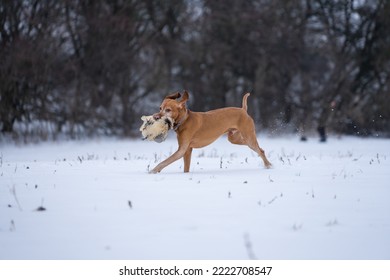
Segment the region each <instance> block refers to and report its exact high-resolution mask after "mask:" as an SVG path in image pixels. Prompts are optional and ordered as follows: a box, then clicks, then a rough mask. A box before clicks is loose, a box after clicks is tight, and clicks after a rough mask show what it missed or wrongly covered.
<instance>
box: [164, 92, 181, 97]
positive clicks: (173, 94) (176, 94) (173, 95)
mask: <svg viewBox="0 0 390 280" xmlns="http://www.w3.org/2000/svg"><path fill="white" fill-rule="evenodd" d="M180 96H181V94H180V92H175V93H172V94H170V95H168V96H166V97H165V99H178V98H180Z"/></svg>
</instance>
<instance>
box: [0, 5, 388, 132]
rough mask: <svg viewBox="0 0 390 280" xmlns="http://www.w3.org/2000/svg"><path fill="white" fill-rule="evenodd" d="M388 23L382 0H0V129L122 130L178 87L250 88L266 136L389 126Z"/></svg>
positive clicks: (199, 99)
mask: <svg viewBox="0 0 390 280" xmlns="http://www.w3.org/2000/svg"><path fill="white" fill-rule="evenodd" d="M389 30H390V1H387V0H366V1H364V0H345V1H339V0H286V1H272V0H245V1H236V0H193V1H191V0H169V1H168V0H167V1H159V0H96V1H93V0H2V1H1V2H0V129H1V134H3V135H8V134H10V135H13V136H15V137H24V136H25V137H39V138H49V137H56V135H61V134H65V135H69V136H71V137H77V136H80V135H96V134H99V135H101V134H105V135H132V134H133V133H136V132H137V131H136V129H137V128H138V127H139V126H140V116H141V115H143V114H152V113H154V112H156V111H157V110H158V106H159V103H160V102H161V99H162V97H163V96H165V95H167V94H168V93H171V92H174V91H180V90H183V89H186V90H188V91H189V92H190V94H191V97H190V102H189V105H188V106H189V107H190V109H191V110H193V111H206V110H210V109H215V108H219V107H224V106H240V105H241V98H242V96H243V94H244V93H245V92H251V93H252V95H251V97H250V99H249V113H250V114H251V115H252V116H253V118H254V119H255V122H256V123H257V125H258V127H259V128H262V129H268V130H269V131H271V132H272V133H277V132H299V133H300V134H301V135H302V137H305V136H306V133H308V132H310V131H315V130H316V129H319V130H320V132H321V130H325V128H326V129H327V131H334V132H337V133H348V134H356V135H371V134H373V133H375V134H381V135H389V134H390V123H389V121H388V120H389V117H390V94H389V86H390V76H389V75H390V32H389ZM324 133H325V132H324V131H322V134H324Z"/></svg>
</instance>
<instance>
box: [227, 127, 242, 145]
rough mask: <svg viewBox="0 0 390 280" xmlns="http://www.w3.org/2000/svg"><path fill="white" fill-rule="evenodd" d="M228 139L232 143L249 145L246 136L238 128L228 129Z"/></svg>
mask: <svg viewBox="0 0 390 280" xmlns="http://www.w3.org/2000/svg"><path fill="white" fill-rule="evenodd" d="M228 140H229V142H230V143H232V144H236V145H247V143H246V142H245V139H244V137H243V136H242V134H241V132H240V131H239V130H238V129H235V128H232V129H229V130H228Z"/></svg>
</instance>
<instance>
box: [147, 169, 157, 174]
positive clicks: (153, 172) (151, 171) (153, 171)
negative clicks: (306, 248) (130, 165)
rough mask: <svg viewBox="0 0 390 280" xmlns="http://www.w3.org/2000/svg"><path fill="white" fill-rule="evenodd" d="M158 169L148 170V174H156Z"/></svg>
mask: <svg viewBox="0 0 390 280" xmlns="http://www.w3.org/2000/svg"><path fill="white" fill-rule="evenodd" d="M159 172H160V171H157V170H156V168H155V169H152V170H150V171H149V174H157V173H159Z"/></svg>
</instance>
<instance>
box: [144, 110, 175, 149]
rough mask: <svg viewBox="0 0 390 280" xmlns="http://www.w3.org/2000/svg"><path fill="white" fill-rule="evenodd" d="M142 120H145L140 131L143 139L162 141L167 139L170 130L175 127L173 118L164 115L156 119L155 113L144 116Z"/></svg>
mask: <svg viewBox="0 0 390 280" xmlns="http://www.w3.org/2000/svg"><path fill="white" fill-rule="evenodd" d="M141 120H142V121H143V122H144V123H143V124H142V125H141V127H140V129H139V130H140V131H141V133H142V136H143V138H142V140H145V139H147V140H149V141H155V142H157V143H161V142H163V141H165V139H167V136H168V132H169V130H170V129H172V128H173V120H172V119H171V118H170V117H163V118H160V119H157V120H156V119H155V118H154V117H153V115H151V116H142V117H141Z"/></svg>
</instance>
